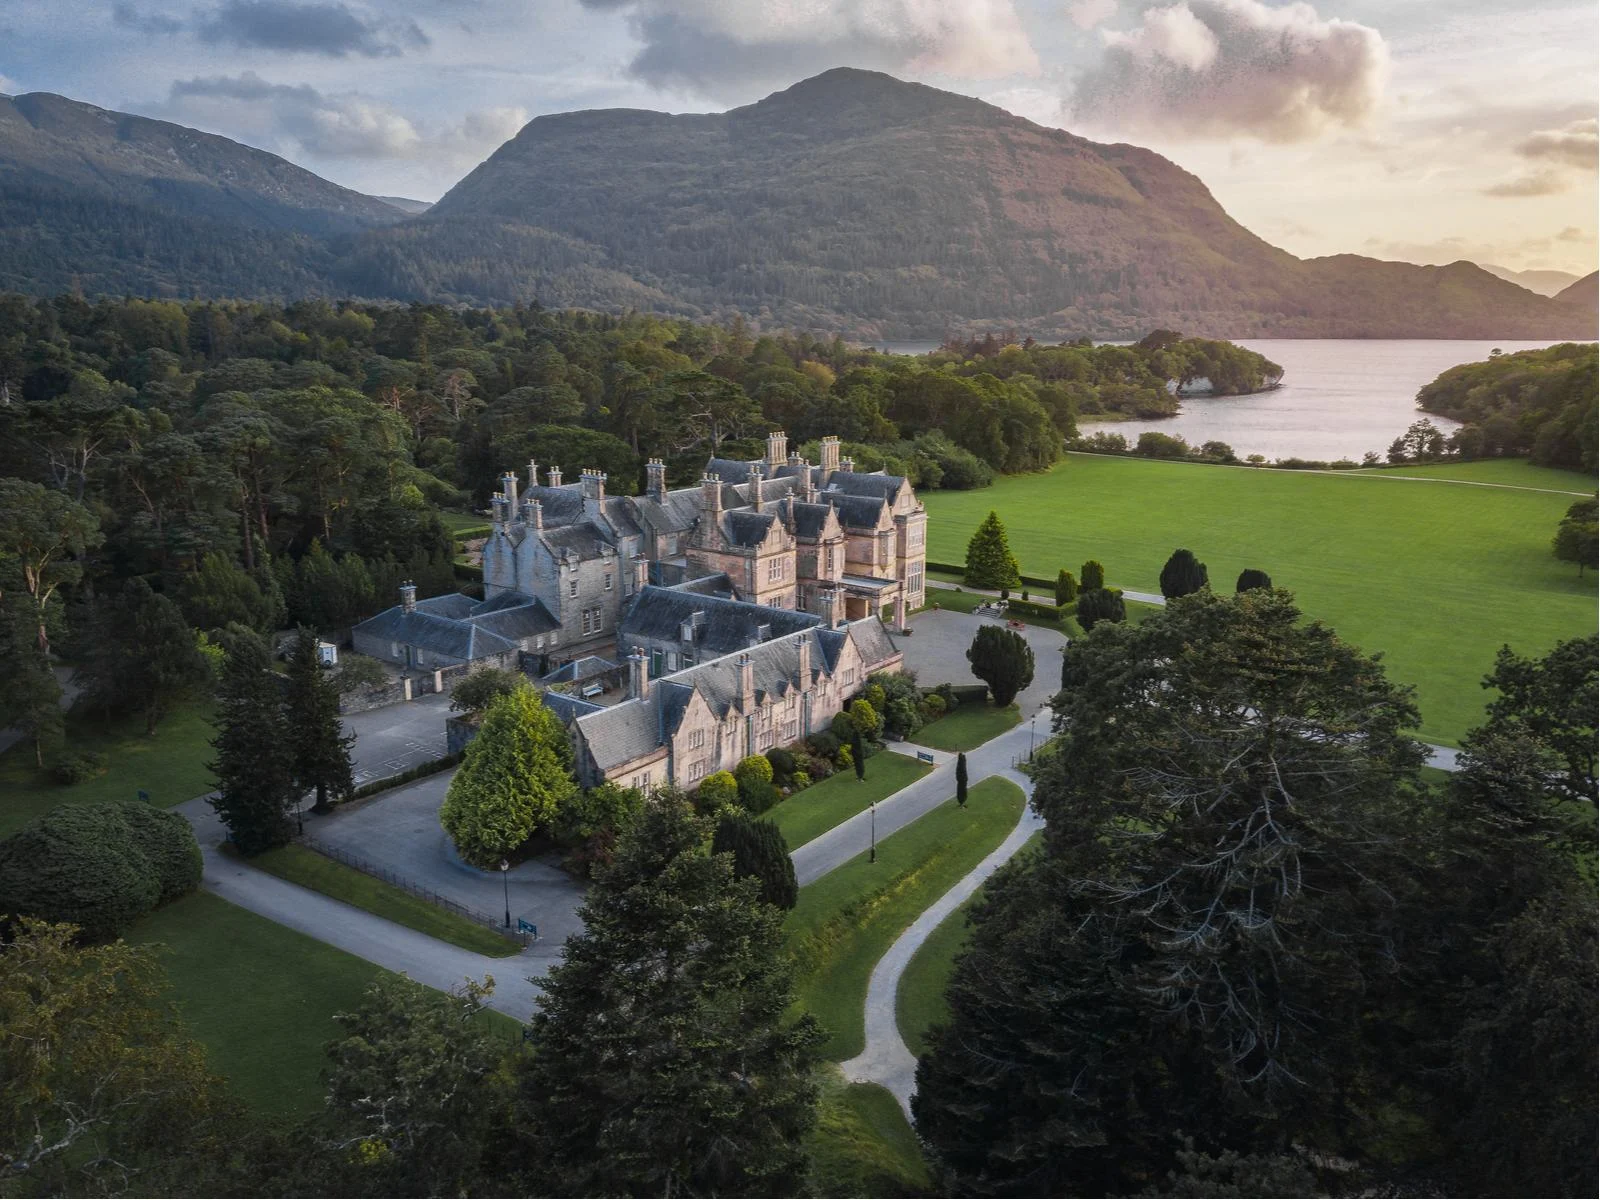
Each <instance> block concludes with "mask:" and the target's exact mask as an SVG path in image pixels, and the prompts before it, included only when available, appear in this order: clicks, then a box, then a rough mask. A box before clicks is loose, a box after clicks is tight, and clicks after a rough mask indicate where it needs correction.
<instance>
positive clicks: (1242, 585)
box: [1233, 567, 1272, 593]
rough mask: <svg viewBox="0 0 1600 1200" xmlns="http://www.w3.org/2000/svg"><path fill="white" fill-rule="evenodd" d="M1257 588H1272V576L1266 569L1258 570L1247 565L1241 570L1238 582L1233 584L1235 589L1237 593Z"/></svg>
mask: <svg viewBox="0 0 1600 1200" xmlns="http://www.w3.org/2000/svg"><path fill="white" fill-rule="evenodd" d="M1255 588H1266V589H1268V590H1271V588H1272V576H1271V575H1268V574H1267V573H1266V572H1265V571H1258V570H1256V569H1255V568H1254V567H1246V568H1245V569H1244V570H1243V571H1240V572H1239V579H1238V582H1236V583H1235V584H1234V585H1233V590H1234V591H1235V592H1236V593H1237V592H1248V591H1251V590H1253V589H1255Z"/></svg>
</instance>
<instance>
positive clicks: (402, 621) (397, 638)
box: [356, 604, 517, 662]
mask: <svg viewBox="0 0 1600 1200" xmlns="http://www.w3.org/2000/svg"><path fill="white" fill-rule="evenodd" d="M356 628H357V629H360V630H361V631H362V632H363V633H366V634H370V635H371V636H373V637H376V638H379V639H380V640H382V641H388V642H399V643H401V644H402V645H407V646H416V647H418V648H419V649H422V650H430V651H432V652H434V653H435V654H443V655H445V656H447V657H449V658H455V659H460V660H461V661H463V662H471V661H473V660H474V659H478V658H485V657H487V656H488V655H491V654H503V653H505V652H506V651H507V650H515V649H516V648H517V647H516V643H514V642H511V641H508V640H506V639H505V638H503V637H501V636H500V635H499V634H497V633H495V632H493V631H492V630H489V629H484V628H482V627H481V626H480V625H478V624H477V623H476V622H473V621H470V620H468V621H463V620H457V619H454V618H451V617H441V616H439V615H438V614H436V613H431V612H423V611H421V610H420V609H418V610H417V611H414V612H406V611H405V609H403V608H402V607H401V606H400V605H398V604H397V605H395V606H394V607H393V608H390V609H385V610H384V611H383V612H381V613H379V614H378V615H377V616H375V617H373V618H371V619H370V620H366V621H363V622H361V624H360V625H358V626H356Z"/></svg>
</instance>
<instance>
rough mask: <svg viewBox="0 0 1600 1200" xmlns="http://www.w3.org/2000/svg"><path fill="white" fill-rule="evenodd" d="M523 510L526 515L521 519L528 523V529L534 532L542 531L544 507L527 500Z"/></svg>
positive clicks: (534, 501)
mask: <svg viewBox="0 0 1600 1200" xmlns="http://www.w3.org/2000/svg"><path fill="white" fill-rule="evenodd" d="M523 508H524V510H525V511H526V512H527V514H528V515H527V516H526V517H524V518H523V519H524V520H526V521H527V522H528V528H529V529H532V530H536V531H537V530H542V529H543V528H544V505H543V504H540V503H539V502H538V501H537V500H529V501H528V502H527V504H525V505H523Z"/></svg>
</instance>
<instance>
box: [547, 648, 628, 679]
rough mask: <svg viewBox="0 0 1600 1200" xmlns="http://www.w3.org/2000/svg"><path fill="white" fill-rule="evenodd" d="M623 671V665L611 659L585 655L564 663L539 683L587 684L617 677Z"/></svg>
mask: <svg viewBox="0 0 1600 1200" xmlns="http://www.w3.org/2000/svg"><path fill="white" fill-rule="evenodd" d="M621 670H622V664H621V663H614V662H612V661H611V660H610V659H609V658H601V657H600V656H599V655H597V654H585V655H584V656H583V657H582V658H575V659H573V660H572V661H571V662H569V663H563V664H562V665H561V666H559V667H557V668H556V669H555V670H554V671H551V672H550V674H548V675H544V676H541V677H540V679H539V682H540V683H586V682H588V681H589V680H591V679H603V678H605V677H606V676H608V675H615V674H617V673H618V672H620V671H621Z"/></svg>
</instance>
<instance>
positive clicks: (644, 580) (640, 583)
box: [633, 554, 650, 596]
mask: <svg viewBox="0 0 1600 1200" xmlns="http://www.w3.org/2000/svg"><path fill="white" fill-rule="evenodd" d="M649 586H650V560H649V559H648V558H646V557H645V556H644V555H642V554H635V555H634V556H633V594H634V595H635V596H637V595H638V594H639V593H640V592H642V591H644V589H645V588H647V587H649Z"/></svg>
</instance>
